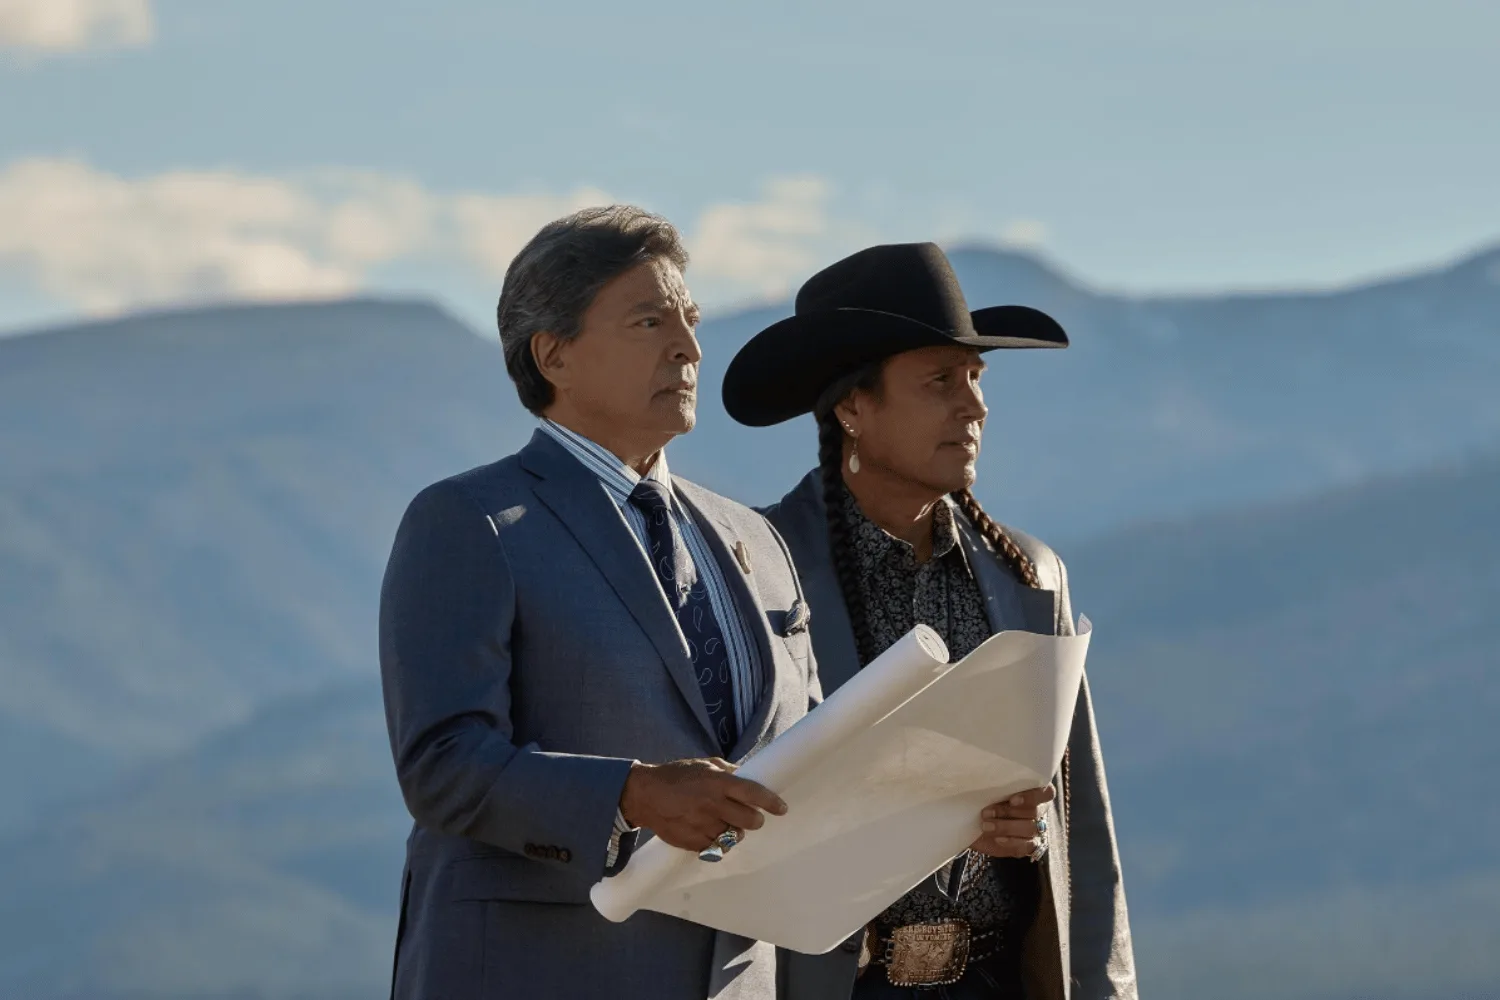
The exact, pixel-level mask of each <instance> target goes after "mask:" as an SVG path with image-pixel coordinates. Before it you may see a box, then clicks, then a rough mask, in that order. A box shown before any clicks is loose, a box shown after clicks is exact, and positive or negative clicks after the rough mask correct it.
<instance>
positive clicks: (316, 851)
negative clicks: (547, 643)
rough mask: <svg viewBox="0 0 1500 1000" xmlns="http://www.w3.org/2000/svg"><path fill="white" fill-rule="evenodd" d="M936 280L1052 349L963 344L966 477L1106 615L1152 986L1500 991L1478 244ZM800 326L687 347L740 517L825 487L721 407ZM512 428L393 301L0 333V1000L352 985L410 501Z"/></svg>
mask: <svg viewBox="0 0 1500 1000" xmlns="http://www.w3.org/2000/svg"><path fill="white" fill-rule="evenodd" d="M951 256H952V258H953V260H954V262H955V267H956V268H957V270H958V271H959V274H960V277H961V280H962V281H963V284H964V288H965V290H966V293H967V294H968V296H969V299H970V301H971V303H972V304H974V305H976V306H977V305H988V304H994V303H997V302H1007V301H1014V302H1025V303H1028V304H1032V305H1037V306H1040V307H1042V308H1046V309H1048V310H1049V311H1050V312H1052V313H1053V314H1054V315H1056V316H1057V317H1058V318H1059V319H1060V320H1061V321H1062V322H1063V323H1064V325H1065V326H1066V327H1067V328H1068V329H1069V331H1070V333H1071V334H1072V336H1073V341H1074V345H1073V347H1072V348H1071V349H1070V351H1069V352H1067V353H1066V354H1058V353H1056V352H1046V353H1037V354H1023V353H1014V354H1006V355H1004V356H995V355H992V356H991V362H992V370H991V372H990V374H989V375H988V376H987V379H986V385H987V388H988V400H989V403H990V406H991V417H990V422H989V426H988V428H987V434H986V443H987V445H988V448H987V454H986V456H985V459H984V460H983V462H982V463H981V465H982V468H983V469H984V471H985V475H984V478H982V480H981V482H980V484H979V492H980V494H981V496H982V497H983V498H984V500H985V503H986V506H987V507H988V508H990V509H991V510H992V512H994V513H995V514H996V515H997V516H998V517H1000V518H1001V519H1003V520H1007V521H1011V522H1013V523H1016V524H1018V525H1020V526H1023V527H1026V528H1028V529H1029V530H1035V531H1038V532H1040V533H1042V534H1044V535H1045V536H1046V537H1048V538H1049V539H1051V540H1054V541H1055V542H1057V543H1058V545H1059V547H1060V548H1061V549H1062V551H1063V554H1064V556H1065V557H1066V558H1068V560H1069V562H1070V566H1071V570H1072V574H1071V575H1072V576H1073V579H1074V584H1075V589H1076V592H1077V598H1076V603H1077V605H1078V607H1079V608H1080V609H1081V610H1084V611H1086V612H1087V613H1088V614H1089V615H1090V617H1091V618H1092V619H1093V620H1094V621H1095V623H1096V626H1097V630H1098V631H1097V634H1096V639H1095V646H1094V650H1093V652H1092V653H1091V660H1090V662H1091V668H1090V674H1091V679H1092V684H1093V687H1094V691H1095V697H1096V700H1097V701H1098V704H1099V714H1100V725H1101V729H1102V731H1103V738H1104V741H1105V747H1106V753H1107V757H1108V762H1109V767H1110V773H1111V780H1112V789H1113V793H1114V797H1115V807H1116V811H1117V816H1118V821H1119V825H1120V836H1121V842H1122V849H1123V851H1124V853H1125V859H1126V870H1127V885H1128V887H1129V889H1130V898H1131V903H1132V912H1133V918H1134V921H1135V923H1136V930H1137V941H1138V945H1137V946H1138V951H1139V955H1140V961H1141V966H1142V975H1143V979H1144V981H1145V982H1146V985H1147V988H1148V992H1149V993H1150V995H1153V996H1161V997H1183V998H1187V997H1201V996H1215V997H1223V998H1225V1000H1236V998H1238V997H1241V996H1243V997H1247V998H1248V997H1250V996H1256V997H1260V996H1267V995H1273V996H1278V997H1286V998H1289V1000H1296V998H1306V1000H1353V998H1354V997H1361V998H1371V1000H1382V998H1383V1000H1422V998H1427V997H1439V996H1441V997H1453V996H1472V997H1485V996H1500V960H1497V958H1496V957H1495V956H1494V955H1493V954H1492V951H1493V949H1492V948H1486V947H1482V945H1483V944H1484V942H1485V941H1486V940H1489V941H1492V940H1493V937H1494V933H1495V931H1496V929H1497V928H1500V850H1497V848H1496V845H1497V844H1500V807H1497V806H1496V805H1495V804H1494V803H1493V802H1491V801H1490V798H1489V797H1487V796H1485V795H1484V794H1482V792H1483V789H1484V788H1486V787H1488V786H1490V785H1492V784H1493V778H1492V775H1493V774H1494V773H1495V769H1496V767H1497V766H1500V740H1497V739H1496V738H1495V737H1494V735H1493V732H1492V730H1491V727H1489V726H1488V724H1487V723H1488V719H1490V718H1493V717H1494V715H1495V710H1496V709H1497V708H1500V685H1497V683H1496V682H1495V680H1494V678H1493V676H1492V674H1493V671H1492V668H1493V666H1494V665H1495V661H1496V656H1495V653H1494V648H1495V644H1494V642H1493V640H1491V639H1489V638H1488V637H1487V635H1486V631H1485V628H1486V626H1487V625H1489V624H1490V623H1491V622H1492V621H1493V620H1494V615H1493V613H1492V611H1491V610H1490V609H1492V608H1493V607H1495V606H1496V603H1497V599H1500V533H1497V532H1496V531H1495V529H1494V528H1493V526H1492V522H1493V519H1494V512H1495V511H1497V510H1500V459H1497V458H1496V457H1494V453H1493V449H1494V447H1495V446H1496V445H1497V444H1500V393H1496V392H1495V389H1496V388H1497V386H1500V252H1492V253H1488V254H1482V255H1479V256H1476V257H1473V258H1470V259H1467V260H1465V261H1463V262H1461V263H1459V264H1456V265H1454V266H1452V267H1447V268H1441V269H1436V270H1434V271H1431V272H1428V273H1424V274H1420V275H1415V276H1411V277H1407V278H1402V279H1399V280H1394V281H1388V282H1380V283H1375V284H1371V285H1368V286H1363V287H1360V288H1352V289H1346V290H1341V291H1335V292H1322V293H1316V294H1301V293H1299V294H1284V295H1262V296H1232V297H1221V298H1200V299H1182V298H1159V299H1131V298H1126V297H1120V296H1111V295H1105V294H1099V293H1095V292H1092V291H1090V290H1088V289H1087V288H1085V287H1083V286H1081V285H1080V284H1078V283H1076V282H1074V281H1071V280H1070V279H1068V278H1067V277H1066V276H1064V275H1062V274H1060V273H1059V272H1057V271H1056V270H1054V269H1052V268H1050V267H1049V266H1047V265H1046V264H1044V263H1042V262H1039V261H1037V260H1034V259H1031V258H1027V257H1024V256H1021V255H1017V254H1010V253H1000V252H994V251H987V250H982V249H978V248H970V249H959V250H955V251H953V253H952V255H951ZM788 311H789V306H786V305H781V306H775V307H767V308H765V309H759V310H753V311H749V312H746V313H741V314H737V315H733V316H726V317H720V318H717V319H714V320H711V321H710V322H708V323H706V324H705V325H704V328H703V330H702V339H703V342H704V350H705V362H704V366H703V373H702V380H703V385H704V387H705V389H706V391H704V392H703V393H702V394H701V398H700V424H699V427H698V428H697V429H696V430H695V431H694V432H693V433H692V434H691V435H688V436H687V437H686V438H684V439H682V440H681V441H679V442H676V443H674V445H673V446H672V447H673V450H672V455H673V468H674V471H676V472H678V473H679V474H684V475H687V476H688V477H689V478H694V479H697V480H699V481H702V482H704V483H706V484H708V485H710V486H712V487H714V488H717V489H720V490H722V491H724V492H728V493H730V494H732V495H736V496H739V497H742V498H744V499H746V500H749V501H753V502H764V501H768V500H771V499H774V497H775V496H777V495H779V493H780V492H781V491H782V490H783V489H785V488H787V487H789V486H790V485H791V484H792V483H793V482H794V481H795V480H796V478H797V477H798V476H799V475H800V474H801V472H802V471H804V470H805V468H806V467H807V466H809V465H810V464H811V463H812V460H813V441H812V430H811V427H810V426H808V425H807V424H806V422H805V421H796V422H793V423H792V424H790V425H788V426H786V427H782V428H775V429H771V430H769V431H750V430H747V429H744V428H739V427H737V426H735V425H733V424H731V423H730V422H729V421H728V420H727V418H725V417H724V416H723V415H722V413H721V411H720V410H719V408H718V405H717V398H716V396H717V385H718V379H719V377H720V376H721V374H722V370H723V366H724V364H726V363H727V360H728V358H729V357H730V356H731V355H732V354H733V351H734V349H735V348H736V347H737V346H738V344H739V343H742V342H743V340H744V339H745V338H746V337H748V336H749V335H750V334H751V333H753V332H754V330H756V329H759V328H760V327H761V326H762V325H764V324H765V323H767V322H769V321H771V320H773V319H775V318H777V317H779V316H781V315H785V314H786V313H787V312H788ZM532 426H533V422H532V421H531V419H530V418H529V417H528V416H527V415H526V414H524V413H523V412H521V411H520V409H519V407H518V406H517V404H516V403H515V397H514V393H513V391H512V388H511V386H510V384H509V382H508V381H507V379H506V378H505V374H504V369H503V365H502V364H501V360H500V357H499V352H498V349H497V346H496V345H495V344H494V342H493V338H492V337H491V338H483V337H480V336H476V335H475V333H474V332H473V331H472V330H470V329H469V328H468V327H466V326H464V325H463V324H461V323H459V322H458V321H456V320H454V319H453V318H451V317H450V316H448V315H447V314H446V313H444V312H443V311H442V310H440V309H438V308H436V307H433V306H431V305H428V304H425V303H419V302H404V301H374V300H367V301H353V302H343V303H333V304H320V305H291V306H262V307H224V308H217V309H207V310H192V311H183V312H175V313H159V314H148V315H140V316H133V317H128V318H125V319H121V320H116V321H110V322H106V323H95V324H88V325H84V326H79V327H74V328H69V329H58V330H48V331H41V332H37V333H34V334H31V335H27V336H22V337H17V338H12V339H8V340H4V341H0V750H6V751H9V752H7V753H0V787H4V788H5V789H6V790H7V795H5V796H4V797H0V885H5V886H7V892H6V893H5V894H4V897H3V899H0V928H3V929H4V932H5V933H4V935H3V936H0V941H4V942H5V943H4V944H3V945H0V995H3V996H18V997H20V996H24V997H28V998H36V1000H48V998H62V997H78V998H82V997H90V998H92V1000H104V998H108V1000H115V998H121V1000H123V998H125V997H138V998H143V1000H144V998H153V1000H155V998H167V997H173V998H187V997H192V998H199V1000H209V998H214V1000H219V998H225V1000H227V998H229V997H251V996H257V997H265V998H276V1000H290V998H304V1000H313V998H321V1000H335V998H338V1000H342V998H344V997H351V998H352V997H355V996H370V995H376V994H378V992H379V989H380V984H381V982H382V977H383V976H384V974H385V970H387V969H388V962H389V944H390V939H391V935H392V933H393V919H394V906H395V900H394V891H395V887H396V880H397V877H398V874H399V864H400V854H401V846H402V839H403V837H404V834H405V829H406V822H407V821H406V819H405V816H404V814H403V811H402V809H401V804H400V800H399V796H398V795H397V794H396V790H395V785H394V777H393V775H392V773H391V768H390V763H389V759H388V750H387V748H386V743H385V737H384V732H383V723H382V716H381V708H380V693H379V687H378V682H377V680H376V676H375V671H374V624H373V623H374V606H375V601H376V597H377V588H378V582H379V575H380V571H381V568H382V565H383V561H384V557H385V553H386V550H387V548H388V546H389V542H390V537H391V534H392V532H393V530H394V526H395V524H396V521H397V519H398V518H399V516H400V512H401V509H402V508H403V506H404V505H405V503H406V501H407V500H408V499H409V498H410V497H411V496H412V495H413V494H414V493H415V492H416V491H417V490H418V489H420V488H421V486H423V485H425V484H426V483H427V482H430V481H431V480H433V479H436V478H440V477H441V476H443V475H446V474H449V473H451V472H454V471H457V470H460V469H463V468H467V467H470V466H472V465H476V464H479V463H482V462H485V461H489V460H493V459H494V458H496V457H498V456H500V455H503V454H506V453H508V452H510V451H513V450H514V449H515V448H516V447H518V446H519V445H520V444H521V443H523V442H524V440H525V439H526V437H527V436H529V434H530V433H531V430H532Z"/></svg>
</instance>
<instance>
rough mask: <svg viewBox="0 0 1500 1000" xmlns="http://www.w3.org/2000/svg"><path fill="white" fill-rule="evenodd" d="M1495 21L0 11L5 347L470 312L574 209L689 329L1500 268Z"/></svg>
mask: <svg viewBox="0 0 1500 1000" xmlns="http://www.w3.org/2000/svg"><path fill="white" fill-rule="evenodd" d="M1497 49H1500V5H1497V4H1494V3H1491V2H1484V0H1472V2H1458V0H1427V2H1423V3H1420V4H1419V3H1416V2H1406V3H1393V2H1388V0H1366V2H1363V3H1358V2H1352V0H1348V2H1346V0H1338V2H1334V0H1301V2H1296V3H1292V2H1281V0H1275V2H1259V3H1255V4H1235V5H1225V4H1204V3H1201V2H1188V0H1137V2H1136V3H1133V4H1120V3H1118V2H1115V3H1105V2H1098V0H1089V2H1084V3H1072V4H1049V5H1042V4H1029V5H1020V4H1008V3H994V2H989V3H978V2H975V3H968V2H941V0H939V2H925V3H921V4H898V3H889V2H885V0H866V2H863V3H843V2H840V3H822V4H815V3H804V4H792V3H779V2H778V3H765V2H763V3H760V4H756V5H754V6H753V7H752V6H750V5H727V4H702V3H698V4H689V3H678V2H675V0H674V2H656V3H650V4H637V5H620V4H605V3H573V4H548V5H544V4H540V3H537V4H510V3H494V2H477V0H425V2H422V3H420V4H419V3H415V2H400V3H389V2H387V3H381V2H379V0H366V2H363V3H355V2H350V0H295V2H293V0H258V2H255V3H248V2H238V0H218V2H215V0H0V122H3V128H0V327H11V328H14V327H17V326H20V325H25V324H28V323H35V322H38V321H42V320H51V319H57V318H66V317H69V316H73V315H78V314H83V313H96V314H97V313H109V312H116V311H120V310H125V309H131V308H137V307H140V306H143V305H156V304H163V303H174V302H178V301H193V300H203V299H216V298H246V297H249V298H256V297H260V298H278V297H287V296H299V295H334V294H344V293H347V292H351V291H356V290H375V291H389V292H403V293H404V292H419V293H424V294H432V295H436V296H438V297H441V298H442V299H444V300H445V301H447V302H449V303H450V304H452V305H453V306H454V307H455V308H457V309H458V310H459V311H460V312H461V313H462V314H464V315H465V316H467V317H469V318H471V319H474V320H475V322H476V323H483V322H486V319H485V317H486V316H487V314H488V311H489V308H490V304H491V303H492V302H493V298H494V294H495V292H496V291H497V290H498V283H499V275H500V274H501V273H503V268H504V264H505V262H506V261H507V260H508V259H509V255H510V254H511V253H513V252H514V250H515V249H516V248H517V247H518V246H519V243H520V241H522V240H524V238H525V236H526V235H528V234H529V232H530V231H532V230H534V229H535V227H536V226H537V225H539V224H540V223H541V222H543V221H545V220H546V219H548V218H551V217H553V216H555V215H557V214H560V213H562V212H564V211H566V210H568V209H569V208H571V207H574V206H575V205H578V204H583V203H587V202H590V201H596V200H599V199H601V198H613V199H624V200H632V201H636V202H639V203H642V204H645V205H647V206H649V207H651V208H654V209H657V210H659V211H662V212H664V213H666V214H667V215H668V216H670V217H671V218H673V219H674V221H677V222H678V223H679V224H680V225H681V226H682V228H683V229H684V231H685V232H686V234H687V236H688V238H689V242H690V248H691V249H692V250H693V251H694V252H695V258H696V259H695V265H694V268H693V270H692V272H690V275H689V277H690V281H691V282H692V284H693V286H694V288H695V290H696V291H697V292H698V294H699V297H700V298H701V299H703V300H704V301H705V302H706V304H707V305H709V306H710V307H714V306H717V307H719V308H724V307H726V306H728V305H731V304H734V303H738V302H743V301H750V300H755V299H758V298H763V297H766V296H772V295H776V294H779V293H781V292H783V291H785V290H786V289H788V288H791V287H794V286H795V284H796V283H797V282H798V281H800V279H801V278H802V277H805V275H806V274H807V273H809V272H810V271H812V270H814V269H815V268H816V267H817V266H818V265H820V264H822V263H826V262H827V261H828V260H831V259H833V258H834V257H835V256H837V255H839V254H841V253H843V252H846V251H848V250H851V249H854V248H856V247H858V246H860V245H862V244H865V243H869V242H876V241H882V240H904V239H925V238H937V239H942V240H948V241H953V240H958V239H981V240H990V241H994V242H1007V243H1011V244H1015V245H1024V246H1030V247H1033V248H1035V249H1036V250H1037V252H1039V253H1041V254H1044V255H1045V256H1047V257H1048V258H1050V259H1052V260H1053V261H1055V262H1057V263H1058V264H1060V265H1061V266H1062V267H1064V268H1066V269H1067V270H1069V271H1070V272H1072V273H1074V274H1075V275H1077V276H1079V277H1080V278H1081V279H1083V280H1085V281H1087V282H1090V283H1092V284H1095V285H1099V286H1104V287H1109V288H1116V289H1123V290H1131V291H1154V290H1209V289H1220V288H1247V287H1248V288H1260V287H1285V286H1306V285H1319V286H1322V285H1329V284H1337V283H1341V282H1346V281H1350V280H1356V279H1360V278H1364V277H1370V276H1374V275H1379V274H1383V273H1388V272H1392V271H1401V270H1406V269H1409V268H1413V267H1420V266H1426V265H1431V264H1436V263H1440V262H1442V261H1445V260H1448V259H1450V258H1452V257H1454V256H1456V255H1460V254H1463V253H1466V252H1468V251H1470V250H1473V249H1476V248H1479V247H1481V246H1485V245H1490V244H1493V243H1495V242H1497V241H1500V105H1497V102H1496V99H1495V95H1496V94H1500V59H1496V58H1495V52H1496V51H1497Z"/></svg>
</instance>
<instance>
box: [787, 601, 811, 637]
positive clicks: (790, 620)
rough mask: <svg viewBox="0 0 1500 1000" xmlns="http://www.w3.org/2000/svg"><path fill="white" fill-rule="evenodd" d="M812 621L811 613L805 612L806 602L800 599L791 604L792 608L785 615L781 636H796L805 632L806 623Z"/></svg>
mask: <svg viewBox="0 0 1500 1000" xmlns="http://www.w3.org/2000/svg"><path fill="white" fill-rule="evenodd" d="M811 619H812V612H810V611H808V610H807V602H805V601H803V600H802V599H801V598H798V599H797V600H795V601H793V602H792V608H791V610H790V611H788V612H787V613H786V625H785V627H783V628H782V630H781V634H782V635H783V636H791V635H796V634H797V633H799V632H806V631H807V623H808V622H809V621H810V620H811Z"/></svg>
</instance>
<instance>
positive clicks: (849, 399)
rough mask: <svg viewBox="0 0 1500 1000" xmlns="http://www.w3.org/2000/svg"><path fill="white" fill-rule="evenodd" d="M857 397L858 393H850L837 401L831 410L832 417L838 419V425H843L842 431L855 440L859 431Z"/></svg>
mask: <svg viewBox="0 0 1500 1000" xmlns="http://www.w3.org/2000/svg"><path fill="white" fill-rule="evenodd" d="M858 395H859V394H858V393H854V392H851V393H850V394H849V395H847V396H845V397H844V398H843V399H841V400H839V401H838V403H837V405H835V406H834V408H833V415H834V416H835V417H838V420H839V423H840V424H842V425H843V427H844V430H846V431H848V432H849V433H850V435H851V436H852V437H856V438H857V437H859V431H860V427H859V401H858V399H857V398H856V397H857V396H858Z"/></svg>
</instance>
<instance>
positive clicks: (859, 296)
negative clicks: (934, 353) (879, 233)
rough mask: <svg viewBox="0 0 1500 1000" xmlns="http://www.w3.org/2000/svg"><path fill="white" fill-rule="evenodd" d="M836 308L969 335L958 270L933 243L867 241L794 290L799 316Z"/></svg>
mask: <svg viewBox="0 0 1500 1000" xmlns="http://www.w3.org/2000/svg"><path fill="white" fill-rule="evenodd" d="M840 309H856V310H867V311H872V312H881V313H888V314H890V315H893V316H903V317H906V318H908V319H912V320H915V321H917V322H918V323H921V324H923V325H924V326H929V327H931V328H933V329H934V330H941V331H943V332H945V333H953V334H957V335H960V336H972V335H973V329H974V327H973V320H972V319H971V317H970V314H969V307H968V305H967V304H966V303H965V301H964V293H963V290H962V289H961V288H959V285H958V276H957V275H955V274H954V273H953V266H952V265H951V264H950V263H948V258H947V256H946V255H945V254H944V253H943V251H942V249H941V248H940V247H938V245H937V244H936V243H890V244H884V245H881V246H874V247H869V248H868V249H865V250H861V251H859V252H858V253H855V254H852V255H850V256H848V257H845V258H844V259H843V260H841V261H838V262H837V263H835V264H831V265H829V266H828V267H826V268H824V269H823V270H821V271H819V272H818V273H817V274H815V275H813V276H812V277H811V278H808V279H807V281H806V283H804V284H803V286H802V288H801V290H800V291H798V292H797V301H796V313H797V315H798V316H809V315H816V314H819V313H828V312H834V311H836V310H840Z"/></svg>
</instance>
